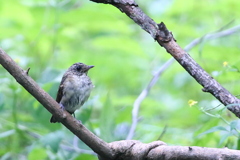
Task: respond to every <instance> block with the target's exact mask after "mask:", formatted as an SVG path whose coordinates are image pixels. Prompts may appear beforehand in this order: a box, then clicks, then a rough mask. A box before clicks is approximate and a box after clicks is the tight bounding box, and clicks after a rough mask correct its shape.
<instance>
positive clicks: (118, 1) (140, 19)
mask: <svg viewBox="0 0 240 160" xmlns="http://www.w3.org/2000/svg"><path fill="white" fill-rule="evenodd" d="M91 1H94V2H97V3H106V4H111V5H113V6H115V7H117V8H118V9H119V10H120V11H121V12H123V13H125V14H126V15H127V16H128V17H130V18H131V19H132V20H133V21H134V22H135V23H137V24H138V25H139V26H141V27H142V28H143V29H144V30H145V31H146V32H148V33H149V34H150V35H151V36H152V37H153V38H154V39H155V40H156V41H157V42H158V43H159V45H160V46H162V47H164V48H165V49H166V51H167V52H168V53H170V54H171V55H172V56H173V57H174V58H175V60H177V61H178V63H179V64H180V65H181V66H182V67H183V68H184V69H185V70H186V71H187V72H188V73H189V74H190V75H191V76H192V77H193V78H194V79H195V80H196V81H197V82H198V83H199V84H200V85H202V86H203V89H202V91H204V92H209V93H211V94H212V95H213V96H214V97H215V98H217V99H218V100H219V101H220V102H221V103H222V104H224V105H225V106H227V109H228V110H230V111H231V112H232V113H234V114H235V115H236V116H237V117H238V118H240V100H239V99H238V98H236V97H235V96H233V95H232V94H231V93H230V92H229V91H228V90H226V89H225V88H224V87H222V86H221V85H220V84H219V83H218V82H217V81H216V80H215V79H214V78H213V77H211V76H210V75H209V74H208V73H207V72H206V71H205V70H203V69H202V68H201V67H200V66H199V65H198V64H197V63H196V62H195V61H194V60H193V59H192V57H191V56H190V55H189V54H188V53H187V52H186V51H184V49H182V48H181V47H180V46H179V45H178V44H177V43H176V41H175V39H174V38H173V36H172V33H171V32H169V31H168V29H167V28H166V26H165V24H164V23H163V22H161V23H160V24H157V23H156V22H154V21H153V20H152V19H151V18H149V17H148V16H147V15H146V14H145V13H143V11H142V10H141V9H140V8H139V7H138V5H137V4H136V3H135V1H134V0H91Z"/></svg>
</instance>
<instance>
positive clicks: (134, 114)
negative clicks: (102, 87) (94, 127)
mask: <svg viewBox="0 0 240 160" xmlns="http://www.w3.org/2000/svg"><path fill="white" fill-rule="evenodd" d="M239 31H240V25H238V26H235V27H232V28H229V29H226V30H223V31H219V32H216V33H209V34H207V35H205V36H203V37H200V38H196V39H194V40H193V41H192V42H191V43H189V44H188V45H187V46H186V47H185V48H184V50H185V51H187V52H188V51H190V50H191V49H192V48H193V47H194V46H196V45H198V44H199V43H201V42H202V41H203V40H212V39H216V38H220V37H224V36H229V35H232V34H234V33H236V32H239ZM173 62H175V61H174V58H171V59H169V60H168V61H167V62H166V63H164V64H163V66H162V67H161V68H160V69H159V70H158V71H157V72H156V73H155V74H154V75H153V77H152V79H151V81H150V82H149V83H148V85H147V87H146V88H145V89H143V90H142V92H141V93H140V95H139V96H138V97H137V99H136V100H135V102H134V104H133V109H132V124H131V128H130V130H129V133H128V135H127V138H126V139H127V140H130V139H132V138H133V136H134V132H135V129H136V127H137V123H138V113H139V109H140V105H141V103H142V101H143V100H144V99H145V98H146V97H147V95H148V93H149V92H150V90H151V88H152V87H153V86H154V85H155V83H156V82H157V81H158V79H159V77H160V76H161V75H162V73H163V72H164V71H165V70H166V69H167V68H168V67H170V66H171V64H173Z"/></svg>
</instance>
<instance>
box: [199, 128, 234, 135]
mask: <svg viewBox="0 0 240 160" xmlns="http://www.w3.org/2000/svg"><path fill="white" fill-rule="evenodd" d="M217 131H227V132H229V131H228V130H227V129H226V128H224V127H222V126H216V127H212V128H210V129H209V130H207V131H205V132H203V133H201V134H199V136H203V135H205V134H208V133H212V132H217Z"/></svg>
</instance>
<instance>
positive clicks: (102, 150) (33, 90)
mask: <svg viewBox="0 0 240 160" xmlns="http://www.w3.org/2000/svg"><path fill="white" fill-rule="evenodd" d="M0 64H1V65H2V66H3V67H4V68H5V69H6V70H7V71H8V72H9V73H10V74H11V75H12V76H13V77H14V78H15V79H16V80H17V82H18V83H19V84H21V85H22V86H23V87H24V88H25V89H26V90H27V91H28V92H29V93H30V94H31V95H33V96H34V97H35V98H36V99H37V100H38V101H39V102H40V103H41V104H42V105H43V106H44V107H45V108H46V109H47V110H48V111H49V112H50V113H52V114H53V115H54V116H57V117H59V119H60V120H61V123H62V124H63V125H65V126H66V127H67V128H68V129H69V130H70V131H71V132H73V133H74V134H75V135H76V136H77V137H78V138H80V139H81V140H82V141H83V142H84V143H85V144H87V145H88V146H89V147H90V148H92V150H93V151H94V152H96V153H97V154H98V155H100V156H102V157H106V158H109V159H111V158H112V157H113V151H112V150H111V148H110V147H109V145H108V143H106V142H104V141H103V140H101V139H100V138H98V137H97V136H95V135H94V134H93V133H92V132H90V131H89V130H88V129H87V128H85V127H84V126H83V125H82V124H81V123H80V122H79V121H77V120H76V119H74V118H73V117H72V116H71V115H70V114H69V113H68V112H66V111H63V110H62V109H60V107H59V105H58V103H57V102H56V101H55V100H54V99H53V98H52V97H51V96H50V95H49V94H48V93H46V92H45V91H44V90H43V89H42V88H40V87H39V86H38V84H37V83H36V82H35V81H34V80H33V79H32V78H31V77H30V76H29V75H28V72H27V71H24V70H23V69H21V68H20V67H19V66H18V65H17V64H16V63H15V62H14V61H13V60H12V59H11V58H10V57H9V56H8V55H7V54H6V53H5V52H4V51H3V50H2V49H1V48H0Z"/></svg>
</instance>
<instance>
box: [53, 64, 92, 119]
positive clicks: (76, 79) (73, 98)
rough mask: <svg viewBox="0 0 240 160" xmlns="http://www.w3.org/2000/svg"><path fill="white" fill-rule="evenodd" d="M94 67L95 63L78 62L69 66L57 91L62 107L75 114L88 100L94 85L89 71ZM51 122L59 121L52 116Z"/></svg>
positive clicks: (58, 100) (57, 99)
mask: <svg viewBox="0 0 240 160" xmlns="http://www.w3.org/2000/svg"><path fill="white" fill-rule="evenodd" d="M93 67H94V66H93V65H86V64H83V63H80V62H78V63H74V64H73V65H72V66H70V67H69V68H68V70H67V71H66V72H65V73H64V75H63V77H62V80H61V83H60V85H59V88H58V92H57V98H56V101H57V102H58V103H59V105H60V108H62V109H65V110H66V111H67V112H68V113H70V114H73V115H74V112H75V111H76V110H77V109H79V108H80V107H81V106H82V105H83V104H84V103H85V102H86V101H87V100H88V98H89V96H90V93H91V91H92V89H93V87H94V85H93V84H92V81H91V79H90V78H89V77H88V75H87V73H88V71H89V69H91V68H93ZM74 116H75V115H74ZM50 122H51V123H56V122H59V121H58V119H57V118H56V117H54V116H52V117H51V119H50Z"/></svg>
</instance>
